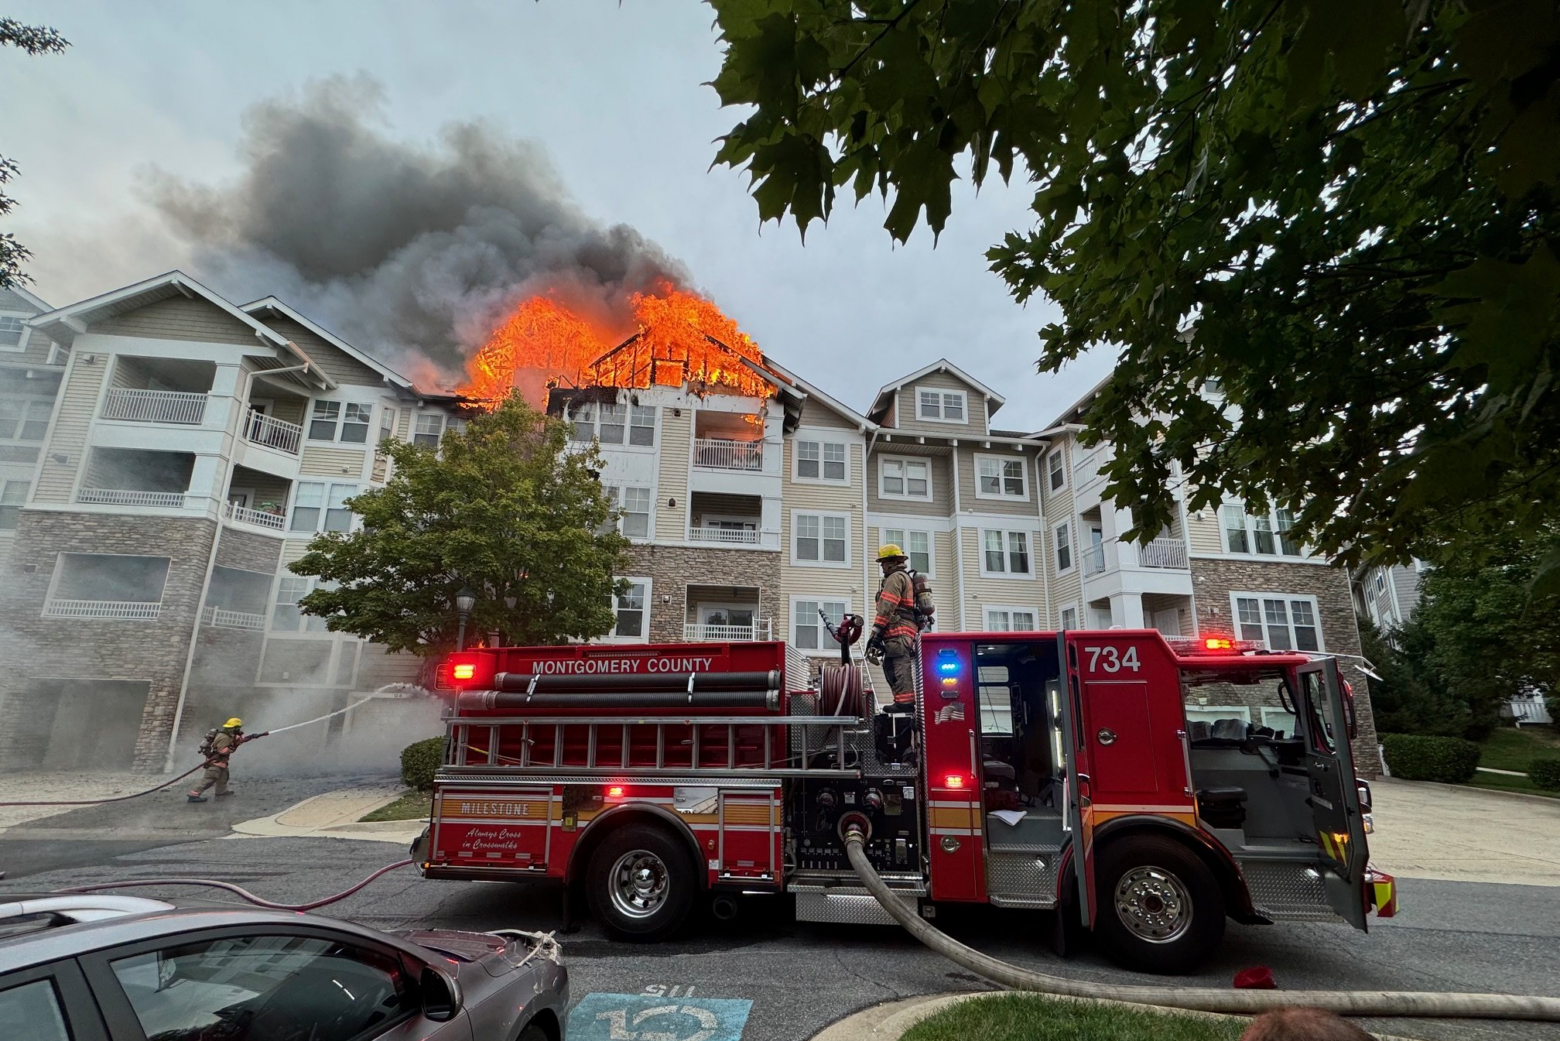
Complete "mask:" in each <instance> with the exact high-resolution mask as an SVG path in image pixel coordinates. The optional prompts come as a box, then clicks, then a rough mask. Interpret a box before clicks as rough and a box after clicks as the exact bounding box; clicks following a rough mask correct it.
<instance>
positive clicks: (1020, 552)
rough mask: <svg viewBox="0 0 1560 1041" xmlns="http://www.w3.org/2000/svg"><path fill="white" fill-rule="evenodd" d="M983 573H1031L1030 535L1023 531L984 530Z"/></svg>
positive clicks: (1026, 574)
mask: <svg viewBox="0 0 1560 1041" xmlns="http://www.w3.org/2000/svg"><path fill="white" fill-rule="evenodd" d="M980 537H981V540H982V550H983V552H982V554H981V573H982V574H988V575H1023V576H1028V575H1029V536H1028V535H1027V534H1026V533H1024V532H1022V531H982V532H981V533H980Z"/></svg>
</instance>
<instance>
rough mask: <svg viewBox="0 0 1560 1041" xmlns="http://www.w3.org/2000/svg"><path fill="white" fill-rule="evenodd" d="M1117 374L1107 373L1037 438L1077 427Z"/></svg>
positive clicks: (1052, 421)
mask: <svg viewBox="0 0 1560 1041" xmlns="http://www.w3.org/2000/svg"><path fill="white" fill-rule="evenodd" d="M1115 374H1116V373H1115V371H1114V370H1112V371H1111V372H1109V373H1107V374H1106V375H1105V378H1104V379H1102V380H1100V381H1099V382H1098V383H1096V384H1095V385H1094V386H1092V387H1090V388H1089V390H1088V392H1087V393H1085V394H1084V395H1083V396H1082V397H1081V398H1079V399H1078V400H1077V401H1075V402H1073V403H1072V404H1071V405H1069V406H1068V407H1067V409H1066V410H1065V411H1064V412H1063V413H1062V414H1061V415H1059V416H1057V417H1056V418H1055V419H1053V420H1051V422H1050V423H1049V424H1047V426H1046V428H1045V430H1042V431H1040V432H1039V434H1036V435H1035V436H1037V437H1039V436H1042V435H1044V434H1046V433H1048V432H1050V431H1053V430H1056V429H1058V428H1059V427H1066V426H1076V425H1077V424H1078V421H1079V420H1080V419H1082V418H1083V413H1084V411H1085V410H1087V409H1088V407H1089V406H1090V405H1092V404H1094V399H1095V398H1097V397H1099V396H1100V391H1102V390H1104V389H1105V384H1107V383H1109V382H1110V381H1111V377H1112V376H1114V375H1115Z"/></svg>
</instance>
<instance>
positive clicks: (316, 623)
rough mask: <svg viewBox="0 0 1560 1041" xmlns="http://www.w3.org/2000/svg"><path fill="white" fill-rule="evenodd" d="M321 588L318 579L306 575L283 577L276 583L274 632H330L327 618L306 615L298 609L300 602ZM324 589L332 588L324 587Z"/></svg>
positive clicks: (272, 625)
mask: <svg viewBox="0 0 1560 1041" xmlns="http://www.w3.org/2000/svg"><path fill="white" fill-rule="evenodd" d="M319 588H322V583H321V582H320V580H319V579H317V578H310V577H308V576H305V575H293V574H284V575H282V576H281V578H280V579H279V580H278V582H277V583H276V603H275V604H274V605H273V606H272V608H271V628H272V630H274V631H276V632H284V633H295V632H299V631H302V632H306V633H324V632H329V631H330V628H329V627H328V626H327V625H326V622H327V619H326V618H324V617H323V616H321V615H306V614H304V613H303V611H302V610H300V609H299V607H298V601H299V600H302V599H303V598H304V597H305V596H307V595H308V594H309V593H312V592H313V591H314V590H316V589H319ZM324 588H330V587H329V586H324Z"/></svg>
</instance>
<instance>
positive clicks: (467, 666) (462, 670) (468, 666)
mask: <svg viewBox="0 0 1560 1041" xmlns="http://www.w3.org/2000/svg"><path fill="white" fill-rule="evenodd" d="M476 674H477V665H476V663H475V662H469V661H463V662H456V663H455V664H454V665H452V666H451V667H450V675H451V676H453V677H454V678H455V679H458V680H469V679H472V678H474V677H475V676H476Z"/></svg>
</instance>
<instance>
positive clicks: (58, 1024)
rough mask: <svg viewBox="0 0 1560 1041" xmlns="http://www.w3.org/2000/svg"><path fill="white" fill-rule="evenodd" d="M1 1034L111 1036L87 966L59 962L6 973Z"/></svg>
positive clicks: (85, 1039) (45, 1040)
mask: <svg viewBox="0 0 1560 1041" xmlns="http://www.w3.org/2000/svg"><path fill="white" fill-rule="evenodd" d="M0 1034H3V1036H4V1037H5V1038H6V1039H7V1041H107V1038H108V1033H107V1031H106V1030H105V1029H104V1024H103V1017H102V1016H101V1015H99V1014H98V1010H97V1006H96V1004H95V1003H94V1002H93V1000H92V993H91V991H90V990H88V988H87V984H86V980H85V979H84V978H83V977H82V974H81V969H80V968H79V967H78V966H77V965H76V963H75V962H74V961H64V962H55V963H53V964H50V965H41V966H38V967H36V968H31V969H22V970H21V971H19V972H10V973H7V974H6V975H5V976H4V977H3V978H0Z"/></svg>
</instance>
